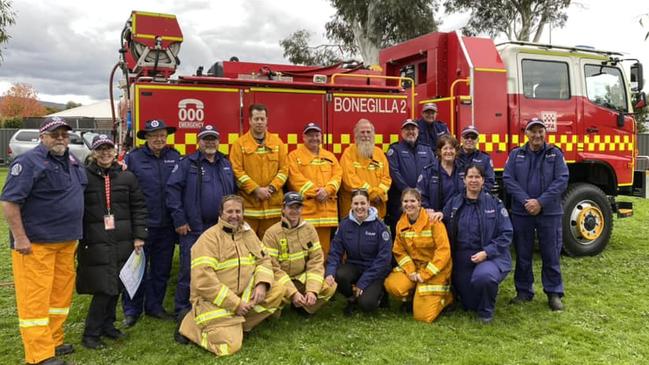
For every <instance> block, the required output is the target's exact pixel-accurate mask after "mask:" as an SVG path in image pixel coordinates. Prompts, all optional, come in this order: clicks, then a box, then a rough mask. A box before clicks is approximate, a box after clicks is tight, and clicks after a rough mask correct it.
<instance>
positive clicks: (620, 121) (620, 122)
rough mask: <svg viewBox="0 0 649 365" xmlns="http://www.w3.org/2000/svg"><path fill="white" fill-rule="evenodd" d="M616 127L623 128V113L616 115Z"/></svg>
mask: <svg viewBox="0 0 649 365" xmlns="http://www.w3.org/2000/svg"><path fill="white" fill-rule="evenodd" d="M617 126H618V128H622V127H624V113H623V112H619V113H617Z"/></svg>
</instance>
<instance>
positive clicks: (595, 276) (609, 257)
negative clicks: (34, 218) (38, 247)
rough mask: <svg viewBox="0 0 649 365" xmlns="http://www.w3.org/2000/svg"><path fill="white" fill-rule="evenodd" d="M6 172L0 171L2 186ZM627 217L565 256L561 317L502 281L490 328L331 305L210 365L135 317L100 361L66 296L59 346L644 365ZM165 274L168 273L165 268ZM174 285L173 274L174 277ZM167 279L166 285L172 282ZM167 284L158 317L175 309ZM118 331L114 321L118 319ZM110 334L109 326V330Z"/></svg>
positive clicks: (252, 338) (287, 318) (647, 248)
mask: <svg viewBox="0 0 649 365" xmlns="http://www.w3.org/2000/svg"><path fill="white" fill-rule="evenodd" d="M5 174H6V169H2V170H0V183H2V184H3V185H4V176H5ZM625 200H632V201H633V202H634V204H635V216H634V217H632V218H627V219H621V220H616V221H615V229H614V233H613V237H612V240H611V243H610V244H609V247H608V248H607V249H606V250H605V251H604V253H602V254H601V255H599V256H595V257H587V258H581V259H572V258H569V257H563V261H562V267H563V275H564V281H565V290H566V296H565V298H564V299H565V300H564V302H565V304H566V310H565V311H564V312H561V313H554V312H550V310H549V309H548V307H547V304H546V298H545V295H543V293H542V289H541V287H540V272H539V270H540V258H539V257H538V255H537V256H536V257H535V263H536V266H535V275H536V277H537V283H536V290H537V293H538V295H537V297H536V298H535V299H534V301H533V302H532V303H529V304H526V305H522V306H510V305H508V304H507V301H508V300H509V299H510V298H511V297H512V296H513V295H514V294H515V292H514V288H513V282H512V275H510V276H508V278H507V280H505V282H504V283H503V285H502V287H501V291H500V295H499V297H498V303H497V308H496V316H495V320H494V322H493V324H492V325H489V326H483V325H480V324H478V323H477V322H476V321H475V319H474V317H473V316H472V315H471V314H469V313H466V312H464V311H462V310H458V311H455V312H452V313H448V314H444V315H442V316H441V317H440V318H439V319H438V320H437V321H436V322H435V323H433V324H424V323H419V322H415V321H414V320H413V319H412V318H409V317H404V316H403V315H401V314H400V313H399V310H398V304H397V303H394V302H393V303H392V308H391V309H387V310H380V311H379V312H378V313H377V314H375V315H371V316H366V315H356V316H353V317H351V318H347V317H344V316H343V315H342V313H341V309H342V306H343V300H341V299H340V298H339V299H338V300H336V301H335V302H333V303H331V304H330V305H328V306H326V307H325V308H324V309H323V310H322V311H321V312H319V313H318V314H317V315H315V316H314V317H312V318H310V319H304V318H302V317H300V316H298V315H297V314H295V313H292V312H291V311H287V313H285V314H284V315H283V316H282V318H280V319H273V320H269V321H267V322H266V323H263V324H262V325H261V326H259V327H258V328H256V329H255V330H254V331H252V333H250V334H249V335H247V337H246V338H245V339H244V345H243V349H242V351H241V352H239V353H238V354H236V355H234V356H231V357H227V358H222V359H217V358H215V357H214V356H213V355H212V354H211V353H208V352H206V351H204V350H202V349H200V348H198V347H196V346H193V345H189V346H181V345H178V344H176V343H175V342H174V341H173V338H172V337H173V336H172V335H173V331H174V324H173V323H171V322H162V321H160V320H156V319H152V318H143V319H141V320H140V322H138V324H137V325H136V326H135V327H133V328H132V329H128V330H126V332H127V333H128V338H127V339H126V340H124V341H120V342H114V341H110V340H106V342H107V343H109V347H108V348H107V349H104V350H100V351H91V350H86V349H85V348H83V347H82V346H81V345H80V340H81V333H82V331H83V321H84V318H85V314H86V311H87V309H88V304H89V299H90V297H89V296H79V295H75V297H74V302H73V305H72V310H71V312H70V317H69V318H68V322H67V324H66V335H67V336H66V338H67V341H66V342H71V343H73V344H74V345H75V346H76V349H77V352H76V353H75V354H73V355H69V356H67V357H66V360H67V361H69V362H71V363H74V364H110V365H117V364H183V365H188V364H216V363H218V364H240V363H246V364H250V363H252V364H374V363H389V364H646V363H649V327H648V326H647V325H646V323H647V322H645V321H647V320H649V305H648V304H647V299H648V298H649V285H647V282H648V279H649V275H648V274H647V273H648V271H649V270H648V269H647V266H648V264H649V261H648V260H647V257H648V255H647V252H649V239H648V237H649V225H648V224H647V223H648V222H649V201H644V200H640V199H633V198H627V199H625ZM0 237H2V247H1V248H0V254H1V255H2V257H3V258H4V259H3V260H2V261H0V364H21V363H23V350H22V342H21V340H20V336H19V332H18V320H17V316H16V307H15V298H14V290H13V286H12V277H11V259H10V252H9V248H8V245H7V244H6V237H7V227H6V223H5V221H4V219H1V220H0ZM174 270H176V269H175V268H174ZM173 276H175V272H174V274H173ZM173 276H172V277H173ZM174 285H175V280H174V279H172V283H171V285H170V290H169V291H168V293H167V300H166V307H167V308H168V309H172V307H173V297H172V294H173V288H174ZM118 320H120V321H121V310H118ZM119 325H120V324H119V323H118V326H119Z"/></svg>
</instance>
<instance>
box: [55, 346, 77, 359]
mask: <svg viewBox="0 0 649 365" xmlns="http://www.w3.org/2000/svg"><path fill="white" fill-rule="evenodd" d="M73 352H74V347H73V346H72V345H71V344H69V343H63V344H60V345H58V346H56V348H55V349H54V354H55V355H56V356H63V355H69V354H71V353H73Z"/></svg>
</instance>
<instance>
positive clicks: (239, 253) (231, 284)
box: [174, 195, 286, 356]
mask: <svg viewBox="0 0 649 365" xmlns="http://www.w3.org/2000/svg"><path fill="white" fill-rule="evenodd" d="M191 257H192V262H191V280H190V296H189V299H190V302H191V304H192V307H191V309H189V310H188V311H185V313H181V314H180V316H179V318H181V322H180V323H179V324H178V328H177V330H176V333H175V334H174V339H175V340H176V341H177V342H179V343H181V344H186V343H187V342H188V341H192V342H194V343H196V344H198V345H200V346H201V347H203V348H205V349H206V350H208V351H211V352H213V353H215V354H216V355H217V356H225V355H231V354H233V353H235V352H237V351H239V349H241V343H242V341H243V332H244V331H245V332H248V331H250V330H252V329H253V328H254V327H255V326H257V325H258V324H259V323H261V322H262V321H263V320H264V319H266V318H267V317H268V316H270V315H272V314H273V313H274V312H275V311H277V310H278V308H279V307H280V306H281V303H282V297H283V294H284V292H285V290H286V289H285V288H284V286H283V285H282V284H281V283H278V282H275V281H274V280H273V269H272V262H271V259H270V256H269V255H268V254H267V253H266V252H265V251H264V250H263V248H262V245H261V242H260V241H259V239H258V238H257V235H256V234H255V232H254V231H253V230H252V229H251V228H250V226H249V225H248V224H247V223H245V222H244V221H243V199H242V198H241V197H240V196H238V195H227V196H225V197H224V198H223V201H222V203H221V217H220V219H219V222H218V223H217V224H216V225H214V226H212V227H211V228H209V229H207V230H206V231H205V232H204V233H203V234H202V235H201V236H200V237H199V238H198V241H196V243H195V244H194V246H193V247H192V252H191Z"/></svg>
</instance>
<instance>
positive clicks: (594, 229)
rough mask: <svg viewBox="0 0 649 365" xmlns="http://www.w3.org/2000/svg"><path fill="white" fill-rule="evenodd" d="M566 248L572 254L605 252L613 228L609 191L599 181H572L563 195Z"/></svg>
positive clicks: (587, 254)
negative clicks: (605, 190) (594, 183)
mask: <svg viewBox="0 0 649 365" xmlns="http://www.w3.org/2000/svg"><path fill="white" fill-rule="evenodd" d="M562 221H563V222H562V224H563V250H564V252H565V253H566V254H568V255H569V256H593V255H597V254H598V253H600V252H602V250H604V248H605V247H606V245H607V244H608V240H609V239H610V238H611V232H612V231H613V212H612V210H611V204H610V203H609V201H608V199H607V197H606V194H604V192H603V191H602V190H601V189H600V188H598V187H597V186H595V185H591V184H586V183H577V184H571V185H570V186H568V190H567V191H566V193H565V195H564V197H563V220H562Z"/></svg>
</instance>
